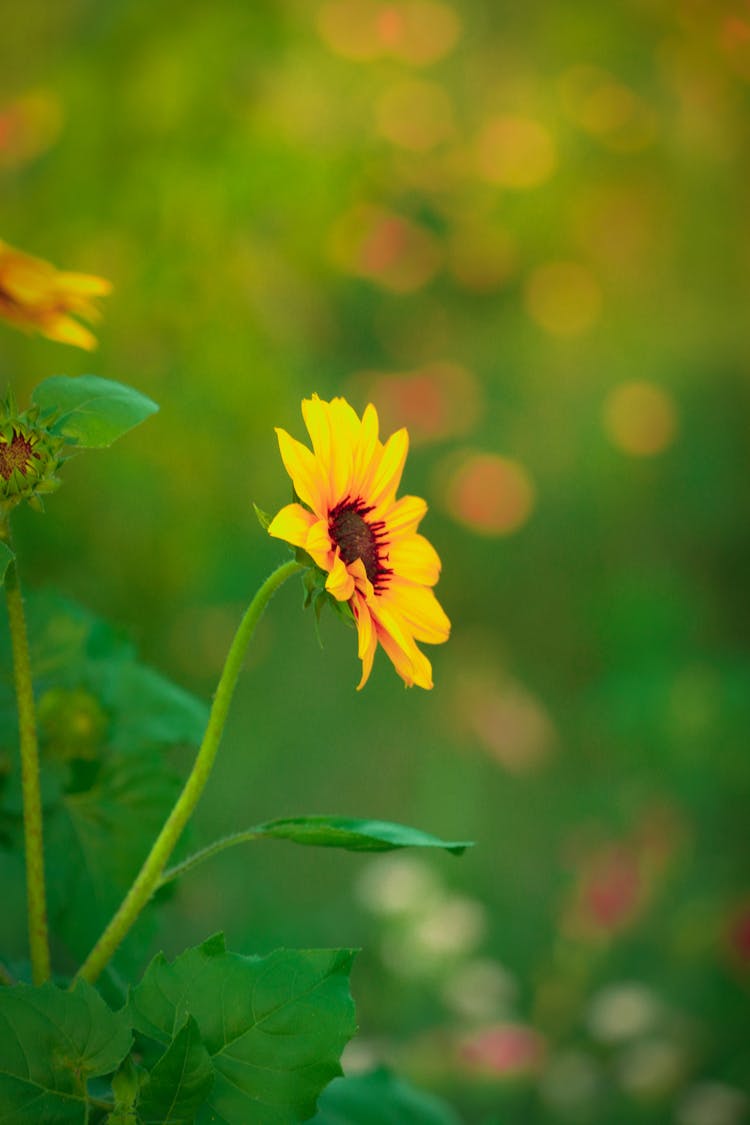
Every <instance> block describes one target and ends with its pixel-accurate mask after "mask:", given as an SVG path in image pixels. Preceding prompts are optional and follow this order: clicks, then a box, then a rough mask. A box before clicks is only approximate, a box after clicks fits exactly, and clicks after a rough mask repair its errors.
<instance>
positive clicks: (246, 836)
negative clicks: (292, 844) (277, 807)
mask: <svg viewBox="0 0 750 1125" xmlns="http://www.w3.org/2000/svg"><path fill="white" fill-rule="evenodd" d="M262 835H263V833H262V832H254V831H253V829H252V828H249V829H248V830H247V831H246V832H232V834H231V835H230V836H222V837H221V839H220V840H214V842H213V843H212V844H206V846H205V848H201V849H200V851H198V852H193V854H192V855H189V856H188V857H187V859H183V861H182V863H176V864H175V865H174V867H170V868H169V870H168V871H165V872H164V874H163V875H162V877H161V879H160V880H159V886H158V887H157V890H158V889H160V888H161V887H165V886H166V885H167V883H171V882H172V880H173V879H179V878H180V877H181V876H182V875H187V873H188V871H192V870H193V868H194V867H197V866H198V864H199V863H203V861H204V860H205V859H211V856H214V855H218V854H219V852H223V851H224V849H225V848H233V847H234V846H235V844H249V843H250V841H251V840H258V839H259V838H260V837H261V836H262Z"/></svg>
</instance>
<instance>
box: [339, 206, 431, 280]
mask: <svg viewBox="0 0 750 1125" xmlns="http://www.w3.org/2000/svg"><path fill="white" fill-rule="evenodd" d="M331 250H332V255H333V258H334V260H335V261H336V263H337V264H338V265H339V266H340V267H341V268H342V269H344V270H345V271H346V272H347V273H352V274H355V275H356V276H358V277H366V278H369V279H370V280H371V281H374V282H376V283H377V284H378V285H382V286H383V288H385V289H390V290H392V291H393V292H395V293H412V292H414V291H415V290H417V289H421V288H422V286H423V285H426V284H427V282H428V281H429V280H430V279H431V278H432V277H433V275H434V274H435V272H436V271H437V268H438V266H439V264H440V249H439V246H438V243H437V241H436V240H435V238H434V237H433V236H432V235H431V234H430V233H429V232H428V231H426V230H425V229H424V228H423V227H420V226H418V225H417V224H416V223H412V222H411V221H410V220H409V219H405V218H403V217H402V216H401V215H397V214H395V213H393V212H392V211H385V210H383V209H381V208H378V207H369V206H362V207H356V208H354V209H353V210H352V211H350V212H348V213H347V214H346V215H344V216H342V218H341V219H339V221H338V222H337V223H336V225H335V226H334V229H333V231H332V235H331Z"/></svg>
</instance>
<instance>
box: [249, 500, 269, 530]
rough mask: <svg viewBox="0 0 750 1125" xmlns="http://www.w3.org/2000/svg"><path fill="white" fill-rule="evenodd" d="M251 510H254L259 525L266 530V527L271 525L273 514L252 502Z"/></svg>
mask: <svg viewBox="0 0 750 1125" xmlns="http://www.w3.org/2000/svg"><path fill="white" fill-rule="evenodd" d="M253 511H254V512H255V516H256V519H257V520H258V523H259V524H260V526H261V527H262V528H263V530H264V531H268V528H269V527H270V526H271V522H272V520H273V516H269V514H268V512H264V511H263V509H262V508H259V507H258V505H257V504H255V503H253Z"/></svg>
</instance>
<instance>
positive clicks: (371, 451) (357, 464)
mask: <svg viewBox="0 0 750 1125" xmlns="http://www.w3.org/2000/svg"><path fill="white" fill-rule="evenodd" d="M379 447H380V448H381V449H382V446H380V442H379V441H378V412H377V410H376V409H375V407H374V406H373V405H372V403H368V405H367V406H366V407H365V412H364V414H363V415H362V422H361V425H360V429H359V436H358V439H357V442H356V445H355V448H354V456H353V463H352V494H353V495H354V496H355V497H356V496H361V495H362V494H363V491H364V487H365V483H366V481H367V478H368V476H369V473H370V467H371V465H372V461H373V458H374V457H375V454H376V452H377V451H378V448H379Z"/></svg>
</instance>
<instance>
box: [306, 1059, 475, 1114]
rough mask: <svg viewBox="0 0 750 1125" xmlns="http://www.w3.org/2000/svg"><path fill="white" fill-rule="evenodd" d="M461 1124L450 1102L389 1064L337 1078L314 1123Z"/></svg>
mask: <svg viewBox="0 0 750 1125" xmlns="http://www.w3.org/2000/svg"><path fill="white" fill-rule="evenodd" d="M406 1122H408V1125H459V1120H458V1117H457V1116H456V1114H455V1113H454V1112H453V1110H452V1109H451V1108H450V1106H448V1105H446V1103H445V1102H443V1101H442V1100H441V1099H439V1098H436V1097H434V1096H433V1095H432V1094H428V1093H425V1092H424V1091H423V1090H418V1089H417V1088H416V1087H415V1086H412V1085H411V1084H410V1083H408V1082H405V1081H404V1080H403V1079H401V1078H397V1077H396V1075H395V1074H392V1073H391V1072H390V1071H388V1070H386V1069H385V1068H381V1069H379V1070H374V1071H372V1072H371V1073H370V1074H360V1075H356V1076H354V1077H352V1078H337V1079H336V1080H335V1081H334V1082H332V1083H331V1084H330V1086H328V1087H327V1088H326V1089H325V1090H324V1091H323V1093H322V1095H321V1098H320V1102H319V1105H318V1112H317V1113H316V1114H315V1117H313V1118H312V1120H311V1122H310V1125H406Z"/></svg>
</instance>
